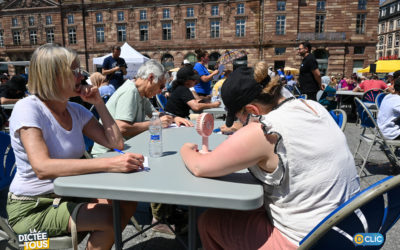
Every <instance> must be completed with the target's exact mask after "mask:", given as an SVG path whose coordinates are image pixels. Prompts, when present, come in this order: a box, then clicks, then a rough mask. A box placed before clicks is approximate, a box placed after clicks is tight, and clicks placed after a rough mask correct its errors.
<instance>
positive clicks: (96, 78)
mask: <svg viewBox="0 0 400 250" xmlns="http://www.w3.org/2000/svg"><path fill="white" fill-rule="evenodd" d="M105 81H106V77H105V76H104V75H103V74H101V73H100V72H94V73H93V74H91V75H90V82H91V83H92V85H93V86H96V87H100V86H101V84H102V83H104V82H105Z"/></svg>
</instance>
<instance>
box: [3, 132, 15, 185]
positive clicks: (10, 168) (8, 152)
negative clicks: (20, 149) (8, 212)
mask: <svg viewBox="0 0 400 250" xmlns="http://www.w3.org/2000/svg"><path fill="white" fill-rule="evenodd" d="M0 166H1V169H2V171H0V190H1V189H3V188H6V187H7V186H9V185H10V183H11V181H12V179H13V178H14V175H15V172H16V167H15V156H14V151H13V149H12V148H11V139H10V135H9V134H7V133H5V132H2V131H0Z"/></svg>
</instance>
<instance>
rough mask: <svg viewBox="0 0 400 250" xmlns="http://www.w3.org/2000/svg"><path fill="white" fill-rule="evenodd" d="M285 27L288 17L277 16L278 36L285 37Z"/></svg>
mask: <svg viewBox="0 0 400 250" xmlns="http://www.w3.org/2000/svg"><path fill="white" fill-rule="evenodd" d="M285 26H286V16H277V17H276V34H277V35H284V34H285Z"/></svg>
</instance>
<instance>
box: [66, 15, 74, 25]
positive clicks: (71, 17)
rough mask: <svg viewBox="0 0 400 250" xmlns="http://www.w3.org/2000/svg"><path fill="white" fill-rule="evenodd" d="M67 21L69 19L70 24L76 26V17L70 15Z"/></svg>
mask: <svg viewBox="0 0 400 250" xmlns="http://www.w3.org/2000/svg"><path fill="white" fill-rule="evenodd" d="M67 19H68V24H74V15H68V16H67Z"/></svg>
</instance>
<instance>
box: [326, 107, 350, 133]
mask: <svg viewBox="0 0 400 250" xmlns="http://www.w3.org/2000/svg"><path fill="white" fill-rule="evenodd" d="M329 113H330V114H331V116H332V118H333V120H335V122H336V123H337V125H338V126H339V127H340V129H341V130H342V131H344V129H345V128H346V124H347V114H346V112H344V110H343V109H334V110H331V111H329Z"/></svg>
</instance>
